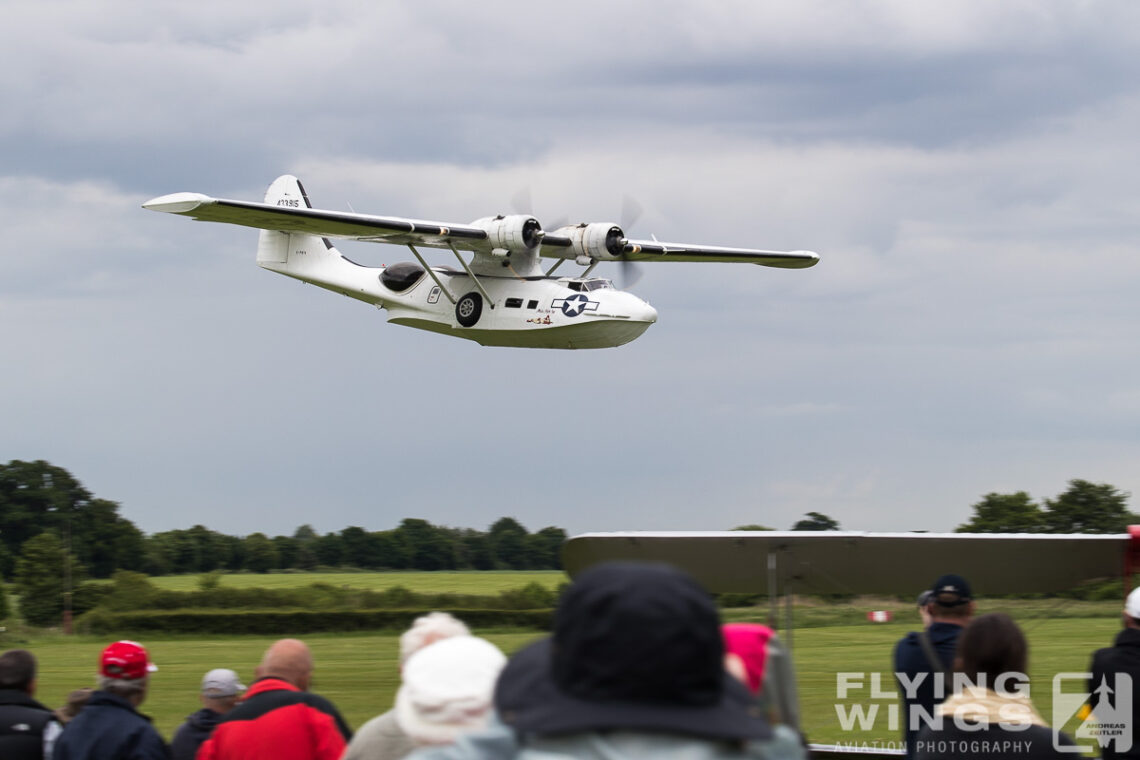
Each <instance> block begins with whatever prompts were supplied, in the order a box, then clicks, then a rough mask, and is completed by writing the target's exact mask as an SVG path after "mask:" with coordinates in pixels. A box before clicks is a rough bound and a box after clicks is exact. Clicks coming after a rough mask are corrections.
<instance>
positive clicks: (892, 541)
mask: <svg viewBox="0 0 1140 760" xmlns="http://www.w3.org/2000/svg"><path fill="white" fill-rule="evenodd" d="M1134 536H1136V537H1134ZM1138 559H1140V530H1137V531H1136V533H1128V534H1110V535H1096V534H1088V533H1077V534H1044V533H1032V534H1030V533H857V532H848V531H826V532H815V531H723V532H657V533H652V532H629V533H587V534H584V535H580V536H574V537H573V538H571V539H570V540H569V541H568V542H567V543H566V545H565V546H564V547H563V550H562V564H563V567H565V568H566V571H567V572H568V573H570V575H571V576H573V575H575V574H577V573H579V572H581V571H582V570H584V569H585V568H587V567H589V566H590V565H593V564H596V563H598V562H604V561H607V560H644V561H653V562H668V563H669V564H672V565H676V566H677V567H680V568H683V569H684V570H686V571H688V572H689V573H691V574H692V575H693V576H694V577H696V579H697V580H698V581H700V582H701V583H702V584H703V585H704V586H705V588H706V589H708V590H709V591H712V592H716V593H725V592H738V593H764V592H766V591H768V590H769V583H774V584H776V586H777V587H778V588H779V590H780V592H781V593H783V592H784V590H785V589H786V588H790V590H791V591H792V592H793V593H805V594H835V593H838V594H907V595H909V594H915V593H917V592H918V591H919V590H921V589H923V588H925V587H926V585H927V584H929V583H931V582H932V581H933V580H934V579H935V578H937V577H939V576H940V575H943V574H945V573H959V574H960V575H962V576H964V577H965V578H966V579H967V580H968V581H970V585H971V586H972V587H973V589H974V591H975V593H980V594H1028V593H1049V592H1055V591H1063V590H1066V589H1070V588H1073V587H1074V586H1077V585H1079V584H1080V583H1082V582H1085V581H1090V580H1096V579H1101V578H1118V577H1120V575H1121V573H1122V572H1123V571H1124V570H1125V569H1126V568H1131V567H1136V568H1140V562H1137V560H1138Z"/></svg>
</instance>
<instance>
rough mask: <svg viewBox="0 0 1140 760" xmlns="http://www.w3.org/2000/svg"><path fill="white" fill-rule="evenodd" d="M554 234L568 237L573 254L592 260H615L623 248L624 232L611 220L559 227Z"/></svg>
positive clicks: (618, 257)
mask: <svg viewBox="0 0 1140 760" xmlns="http://www.w3.org/2000/svg"><path fill="white" fill-rule="evenodd" d="M554 234H555V235H561V236H562V237H568V238H570V250H572V251H573V252H574V256H573V257H570V256H567V258H582V257H588V258H590V259H593V260H594V261H615V260H617V259H620V258H621V255H622V253H623V252H624V250H625V233H624V232H622V229H621V227H618V226H617V225H616V224H613V223H611V222H592V223H590V224H576V225H574V226H573V227H561V228H559V229H558V231H557V232H555V233H554Z"/></svg>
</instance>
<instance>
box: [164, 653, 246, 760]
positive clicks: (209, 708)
mask: <svg viewBox="0 0 1140 760" xmlns="http://www.w3.org/2000/svg"><path fill="white" fill-rule="evenodd" d="M243 691H245V686H244V685H242V683H241V682H240V681H239V680H238V674H237V673H235V672H234V671H232V670H228V669H226V668H215V669H214V670H211V671H210V672H209V673H207V674H206V675H205V676H203V677H202V693H201V695H200V699H201V700H202V709H201V710H198V711H197V712H195V713H192V714H191V715H189V716H187V718H186V722H185V723H183V724H182V725H181V726H179V728H178V730H177V731H175V732H174V740H173V741H172V742H171V743H170V755H171V758H172V760H194V756H195V755H197V754H198V748H199V747H200V746H202V742H204V741H206V740H207V739H209V738H210V734H212V733H214V727H215V726H217V725H218V721H220V720H221V718H222V716H223V715H225V714H226V713H228V712H229V711H230V710H232V709H233V708H234V705H236V704H237V701H238V698H239V696H240V695H241V693H242V692H243Z"/></svg>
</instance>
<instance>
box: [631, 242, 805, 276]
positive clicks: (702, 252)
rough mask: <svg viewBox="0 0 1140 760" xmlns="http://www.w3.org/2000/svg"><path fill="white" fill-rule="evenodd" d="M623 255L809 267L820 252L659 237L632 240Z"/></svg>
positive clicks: (645, 259)
mask: <svg viewBox="0 0 1140 760" xmlns="http://www.w3.org/2000/svg"><path fill="white" fill-rule="evenodd" d="M623 258H624V259H625V260H627V261H688V262H710V263H713V262H721V263H740V264H760V265H762V266H766V267H780V268H781V269H806V268H807V267H812V266H815V265H816V262H818V261H819V254H817V253H813V252H811V251H758V250H754V249H751V248H722V247H720V246H712V245H693V244H690V243H662V242H659V241H657V240H628V241H626V244H625V253H624V254H623Z"/></svg>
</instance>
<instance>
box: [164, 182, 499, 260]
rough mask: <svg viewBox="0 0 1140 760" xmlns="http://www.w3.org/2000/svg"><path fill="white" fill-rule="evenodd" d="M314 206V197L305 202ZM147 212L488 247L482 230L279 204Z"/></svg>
mask: <svg viewBox="0 0 1140 760" xmlns="http://www.w3.org/2000/svg"><path fill="white" fill-rule="evenodd" d="M305 203H306V204H307V203H308V198H307V197H306V198H305ZM143 208H147V209H150V210H151V211H164V212H166V213H169V214H179V215H181V216H188V217H190V218H191V219H196V220H198V221H200V222H224V223H227V224H240V225H242V226H244V227H254V228H256V229H260V230H278V231H280V232H300V233H305V234H308V235H317V236H319V237H330V238H343V239H348V240H363V241H368V242H373V243H393V244H396V245H407V244H409V243H410V244H412V245H422V246H426V247H429V248H447V247H449V244H451V245H454V246H455V247H456V248H460V249H463V250H483V249H484V248H488V247H489V245H488V244H487V243H486V242H485V241H487V232H486V230H483V229H481V228H479V227H472V226H470V225H464V224H448V223H446V222H429V221H423V220H419V219H402V218H399V217H394V216H372V215H369V214H356V213H349V212H344V211H325V210H322V209H315V208H311V207H309V208H305V207H292V206H274V205H270V204H268V203H253V202H250V201H234V200H226V199H224V198H211V197H210V196H208V195H202V194H200V193H174V194H172V195H164V196H162V197H159V198H155V199H153V200H150V201H147V202H146V203H144V204H143Z"/></svg>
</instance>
